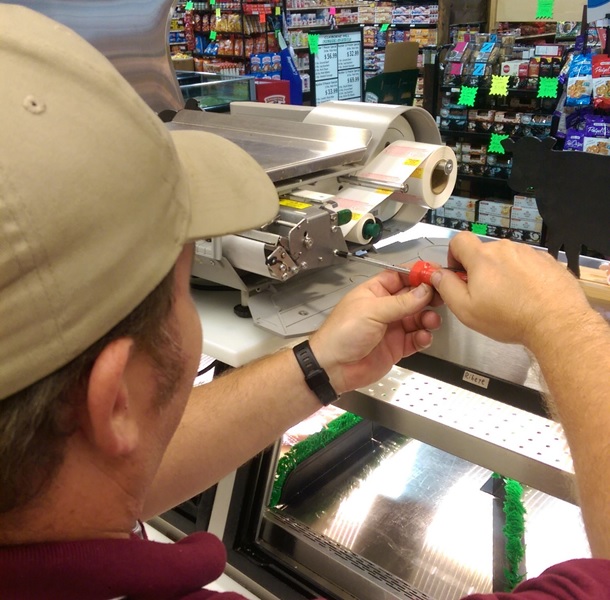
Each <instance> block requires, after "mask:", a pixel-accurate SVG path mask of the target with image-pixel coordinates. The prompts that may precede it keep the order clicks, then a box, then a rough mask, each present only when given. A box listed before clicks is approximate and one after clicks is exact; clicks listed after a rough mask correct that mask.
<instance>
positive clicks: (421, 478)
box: [263, 439, 590, 600]
mask: <svg viewBox="0 0 610 600" xmlns="http://www.w3.org/2000/svg"><path fill="white" fill-rule="evenodd" d="M347 462H348V461H346V463H347ZM491 474H492V471H491V470H489V469H486V468H483V467H480V466H477V465H475V464H472V463H470V462H468V461H465V460H462V459H460V458H457V457H456V456H453V455H451V454H447V453H445V452H443V451H441V450H438V449H436V448H434V447H432V446H429V445H427V444H424V443H422V442H419V441H417V440H413V439H411V440H402V441H401V440H396V441H395V442H393V443H392V442H391V443H388V442H384V443H381V442H379V443H378V450H377V451H376V452H375V454H373V453H371V454H370V455H369V456H368V457H366V458H364V459H361V460H360V461H358V462H355V461H351V462H349V463H348V464H345V466H344V468H343V469H342V474H341V476H340V477H338V478H336V479H334V480H331V481H330V482H327V483H326V484H324V485H321V486H318V488H317V489H316V490H315V491H314V492H313V493H310V494H308V495H306V496H305V497H303V498H301V499H297V500H296V501H294V502H292V503H291V504H290V505H287V506H284V507H283V508H282V510H281V514H282V516H285V517H286V518H285V520H284V521H283V522H282V523H281V526H283V527H285V528H290V529H291V534H292V539H291V543H290V542H289V541H288V540H282V538H281V537H280V536H276V538H275V540H278V539H279V540H282V541H283V544H282V545H281V546H280V547H281V549H282V551H283V552H284V553H285V555H287V556H288V557H291V558H293V559H298V561H301V560H303V559H304V561H305V568H306V569H311V570H313V571H315V572H316V573H318V574H326V573H331V575H330V577H331V579H332V580H333V582H335V583H337V582H340V583H341V589H342V590H343V594H339V595H340V596H341V597H352V596H353V597H357V598H359V600H366V599H369V598H370V599H371V600H373V599H376V598H379V597H384V596H383V595H380V594H379V593H378V590H377V589H375V587H374V582H375V579H376V578H375V577H374V574H375V570H374V569H373V568H371V566H370V565H371V564H373V565H376V566H377V567H378V571H379V572H381V571H382V570H383V571H387V572H389V573H390V574H391V575H393V576H394V577H395V578H396V579H397V580H398V581H402V582H404V583H405V584H407V585H408V586H411V587H412V588H414V589H416V590H418V591H419V592H420V593H423V594H425V595H427V596H428V597H430V598H434V599H436V600H457V599H458V598H462V597H463V596H464V595H466V594H470V593H475V592H479V593H489V592H491V591H492V585H493V583H492V581H493V580H492V577H493V554H494V552H493V547H492V544H493V515H492V511H493V497H492V496H491V495H490V494H489V493H487V492H485V491H482V489H481V488H482V486H483V485H484V484H485V483H486V482H488V480H489V479H490V476H491ZM524 504H525V507H526V510H527V515H526V519H527V521H526V534H525V542H526V568H527V573H528V576H530V577H533V576H536V575H538V574H540V573H541V572H542V571H543V570H544V569H546V568H548V567H549V566H551V565H552V564H556V563H557V562H561V561H562V560H568V559H570V558H580V557H588V556H590V550H589V548H588V544H587V540H586V535H585V532H584V528H583V524H582V518H581V515H580V511H579V509H578V508H577V507H575V506H573V505H571V504H568V503H566V502H563V501H561V500H558V499H556V498H553V497H551V496H548V495H546V494H544V493H542V492H540V491H538V490H535V489H531V488H525V492H524ZM265 518H266V519H267V520H268V522H269V523H268V524H267V525H268V527H272V526H273V524H275V523H276V522H277V520H278V517H277V516H276V515H274V514H269V512H267V515H266V517H265ZM263 535H264V536H265V537H266V539H273V536H272V535H271V533H270V532H269V531H264V534H263ZM315 536H319V537H320V541H319V545H320V551H319V552H318V555H317V556H316V555H315V553H314V552H313V550H312V548H311V546H312V545H313V541H312V540H315V539H316V538H315ZM288 539H290V538H288ZM305 544H309V546H310V547H309V548H308V549H307V551H305V550H304V546H305ZM550 546H552V547H550ZM333 551H334V552H333ZM333 554H334V556H333ZM348 559H350V560H349V561H348ZM324 561H326V564H325V562H324ZM331 561H332V563H331V564H330V565H329V564H328V563H329V562H331ZM349 562H351V563H352V565H357V567H356V569H354V570H353V571H352V570H350V569H349ZM299 568H302V567H301V566H299ZM367 575H368V577H367ZM384 579H386V578H385V577H384V578H383V579H382V581H383V580H384ZM377 585H378V586H379V582H377ZM392 587H393V589H394V590H395V591H394V596H393V597H396V598H405V597H412V596H409V595H407V594H402V593H399V592H398V590H399V588H398V586H392ZM350 594H351V595H350Z"/></svg>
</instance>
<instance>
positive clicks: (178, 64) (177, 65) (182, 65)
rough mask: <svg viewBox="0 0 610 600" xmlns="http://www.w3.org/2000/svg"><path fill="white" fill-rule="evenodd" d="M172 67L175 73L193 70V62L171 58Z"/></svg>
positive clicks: (186, 59) (188, 59) (187, 59)
mask: <svg viewBox="0 0 610 600" xmlns="http://www.w3.org/2000/svg"><path fill="white" fill-rule="evenodd" d="M172 65H174V69H176V71H194V70H195V60H194V59H192V58H172Z"/></svg>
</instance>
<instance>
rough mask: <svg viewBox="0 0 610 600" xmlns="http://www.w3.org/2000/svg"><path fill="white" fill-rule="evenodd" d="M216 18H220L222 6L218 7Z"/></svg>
mask: <svg viewBox="0 0 610 600" xmlns="http://www.w3.org/2000/svg"><path fill="white" fill-rule="evenodd" d="M216 18H217V19H220V8H217V9H216Z"/></svg>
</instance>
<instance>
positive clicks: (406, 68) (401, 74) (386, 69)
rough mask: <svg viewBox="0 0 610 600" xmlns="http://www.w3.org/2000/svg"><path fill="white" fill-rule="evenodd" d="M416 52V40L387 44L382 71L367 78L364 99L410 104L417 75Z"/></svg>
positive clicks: (417, 48) (417, 46)
mask: <svg viewBox="0 0 610 600" xmlns="http://www.w3.org/2000/svg"><path fill="white" fill-rule="evenodd" d="M418 54H419V44H417V43H416V42H390V43H389V44H387V46H386V49H385V61H384V65H383V73H382V74H381V75H376V76H375V77H371V78H370V79H368V80H367V82H366V89H365V101H366V102H379V103H382V104H408V105H412V104H413V99H414V98H415V86H416V85H417V78H418V77H419V69H418V68H417V56H418Z"/></svg>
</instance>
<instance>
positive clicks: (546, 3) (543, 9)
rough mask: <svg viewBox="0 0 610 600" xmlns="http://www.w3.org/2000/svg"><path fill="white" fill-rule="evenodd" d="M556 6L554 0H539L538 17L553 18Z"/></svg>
mask: <svg viewBox="0 0 610 600" xmlns="http://www.w3.org/2000/svg"><path fill="white" fill-rule="evenodd" d="M554 8H555V2H554V0H538V6H537V8H536V18H537V19H552V18H553V9H554Z"/></svg>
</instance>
